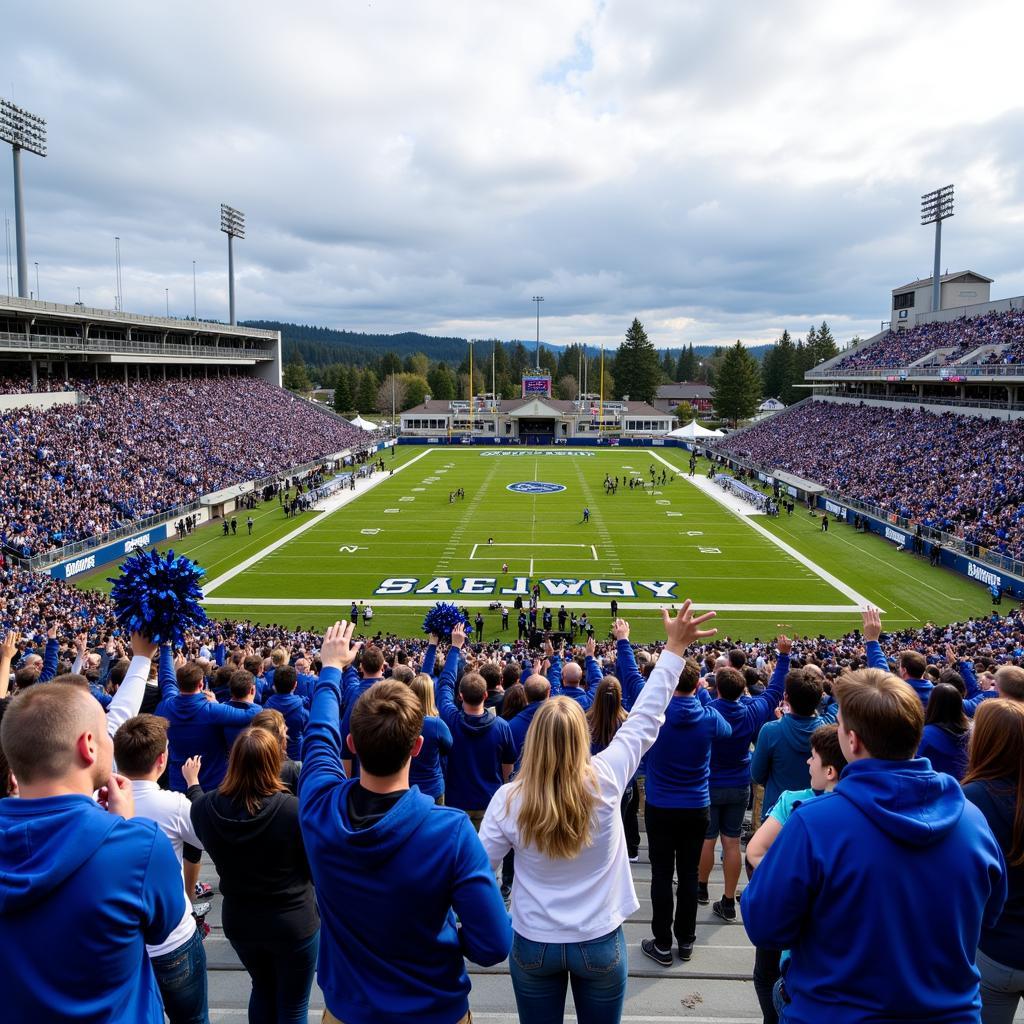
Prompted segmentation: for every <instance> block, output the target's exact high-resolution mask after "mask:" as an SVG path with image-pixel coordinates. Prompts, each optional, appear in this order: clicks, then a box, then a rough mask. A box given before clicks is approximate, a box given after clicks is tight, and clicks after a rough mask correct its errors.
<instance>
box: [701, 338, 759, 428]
mask: <svg viewBox="0 0 1024 1024" xmlns="http://www.w3.org/2000/svg"><path fill="white" fill-rule="evenodd" d="M712 398H713V400H714V403H715V412H716V413H717V414H718V416H719V417H720V418H721V419H724V420H730V421H732V422H734V423H737V422H739V421H740V420H745V419H749V418H750V417H751V416H753V415H754V413H755V412H757V407H758V405H759V404H760V402H761V368H760V366H759V365H758V362H757V360H756V359H755V358H754V357H753V356H752V355H751V354H750V353H749V352H748V351H747V350H746V348H745V347H744V345H743V343H742V342H740V341H737V342H736V344H735V345H733V347H732V348H730V349H728V350H727V351H726V353H725V356H724V357H723V359H722V365H721V367H720V369H719V370H718V372H717V374H716V383H715V388H714V391H713V392H712Z"/></svg>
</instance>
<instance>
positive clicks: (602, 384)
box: [597, 342, 604, 435]
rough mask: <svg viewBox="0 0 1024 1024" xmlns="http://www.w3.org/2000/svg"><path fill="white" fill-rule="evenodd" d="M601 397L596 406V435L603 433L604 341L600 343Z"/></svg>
mask: <svg viewBox="0 0 1024 1024" xmlns="http://www.w3.org/2000/svg"><path fill="white" fill-rule="evenodd" d="M600 394H601V399H600V405H599V406H598V416H599V417H600V421H599V423H598V426H597V432H598V435H600V434H602V433H604V342H602V343H601V391H600Z"/></svg>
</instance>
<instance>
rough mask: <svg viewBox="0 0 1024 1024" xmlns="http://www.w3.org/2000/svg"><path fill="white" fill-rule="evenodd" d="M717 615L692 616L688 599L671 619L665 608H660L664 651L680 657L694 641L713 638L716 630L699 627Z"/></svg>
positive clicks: (711, 613)
mask: <svg viewBox="0 0 1024 1024" xmlns="http://www.w3.org/2000/svg"><path fill="white" fill-rule="evenodd" d="M717 614H718V613H717V612H705V613H704V614H703V615H694V613H693V602H692V601H691V600H690V599H689V598H687V599H686V600H685V601H684V602H683V606H682V608H680V609H679V614H678V615H677V616H676V617H675V618H672V616H671V615H670V614H669V612H668V609H667V608H662V609H661V621H662V623H663V624H664V626H665V636H666V638H667V642H666V644H665V649H666V650H667V651H671V652H672V653H673V654H678V655H679V656H680V657H682V656H683V655H684V654H685V653H686V648H687V647H689V646H690V644H692V643H693V642H694V640H705V639H707V638H708V637H712V636H714V635H715V634H716V633H717V632H718V630H717V629H701V628H700V627H701V626H702V625H704V623H705V622H710V621H711V619H713V618H715V616H716V615H717Z"/></svg>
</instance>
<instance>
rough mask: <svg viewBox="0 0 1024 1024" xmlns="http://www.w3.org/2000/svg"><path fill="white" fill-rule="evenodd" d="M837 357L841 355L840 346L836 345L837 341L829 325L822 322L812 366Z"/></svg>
mask: <svg viewBox="0 0 1024 1024" xmlns="http://www.w3.org/2000/svg"><path fill="white" fill-rule="evenodd" d="M837 355H839V346H838V345H837V344H836V339H835V338H834V337H833V336H832V331H831V329H830V328H829V326H828V323H827V322H826V321H824V320H822V321H821V326H820V327H819V328H818V337H817V339H816V342H815V348H814V362H813V363H812V364H811V365H812V366H817V365H818V363H823V362H824V361H825V360H826V359H831V358H832V357H833V356H837Z"/></svg>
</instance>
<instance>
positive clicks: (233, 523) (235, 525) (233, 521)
mask: <svg viewBox="0 0 1024 1024" xmlns="http://www.w3.org/2000/svg"><path fill="white" fill-rule="evenodd" d="M236 533H238V519H237V518H236V517H235V516H232V517H231V536H232V537H234V535H235V534H236Z"/></svg>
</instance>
